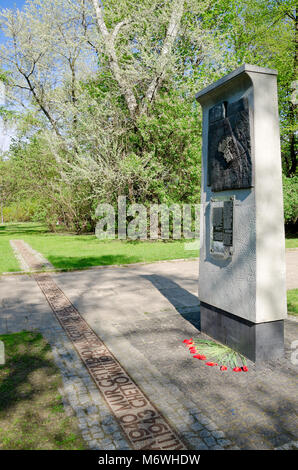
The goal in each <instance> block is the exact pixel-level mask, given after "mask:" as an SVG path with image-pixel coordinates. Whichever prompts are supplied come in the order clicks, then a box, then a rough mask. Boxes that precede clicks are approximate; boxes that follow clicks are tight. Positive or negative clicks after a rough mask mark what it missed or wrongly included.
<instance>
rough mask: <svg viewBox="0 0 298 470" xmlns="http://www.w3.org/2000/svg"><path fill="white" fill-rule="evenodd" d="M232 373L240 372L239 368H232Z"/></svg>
mask: <svg viewBox="0 0 298 470" xmlns="http://www.w3.org/2000/svg"><path fill="white" fill-rule="evenodd" d="M233 371H234V372H241V367H234V369H233Z"/></svg>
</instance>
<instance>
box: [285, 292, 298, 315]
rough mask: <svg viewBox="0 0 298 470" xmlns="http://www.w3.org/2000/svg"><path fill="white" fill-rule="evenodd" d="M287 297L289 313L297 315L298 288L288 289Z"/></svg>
mask: <svg viewBox="0 0 298 470" xmlns="http://www.w3.org/2000/svg"><path fill="white" fill-rule="evenodd" d="M287 299H288V302H287V304H288V313H289V315H298V289H291V290H288V292H287Z"/></svg>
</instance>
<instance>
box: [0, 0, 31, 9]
mask: <svg viewBox="0 0 298 470" xmlns="http://www.w3.org/2000/svg"><path fill="white" fill-rule="evenodd" d="M24 3H25V0H0V8H1V9H2V8H13V9H14V8H15V6H16V7H17V8H22V6H23V5H24Z"/></svg>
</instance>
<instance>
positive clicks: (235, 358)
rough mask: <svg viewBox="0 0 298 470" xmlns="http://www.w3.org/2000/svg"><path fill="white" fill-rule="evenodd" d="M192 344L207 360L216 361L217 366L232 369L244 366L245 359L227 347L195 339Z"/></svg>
mask: <svg viewBox="0 0 298 470" xmlns="http://www.w3.org/2000/svg"><path fill="white" fill-rule="evenodd" d="M194 344H195V346H196V347H197V348H198V350H199V353H200V354H203V355H204V356H206V358H207V360H213V361H216V362H217V363H218V364H219V365H229V366H230V367H233V368H234V367H242V366H245V365H246V359H245V357H244V356H243V355H242V354H240V353H237V352H236V351H234V350H233V349H231V348H229V347H228V346H225V345H223V344H220V343H216V342H215V341H212V340H207V339H195V340H194Z"/></svg>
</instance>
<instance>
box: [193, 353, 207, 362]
mask: <svg viewBox="0 0 298 470" xmlns="http://www.w3.org/2000/svg"><path fill="white" fill-rule="evenodd" d="M192 357H195V358H196V359H200V361H204V360H205V359H206V356H204V355H203V354H197V355H196V356H192Z"/></svg>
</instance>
